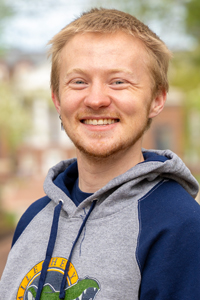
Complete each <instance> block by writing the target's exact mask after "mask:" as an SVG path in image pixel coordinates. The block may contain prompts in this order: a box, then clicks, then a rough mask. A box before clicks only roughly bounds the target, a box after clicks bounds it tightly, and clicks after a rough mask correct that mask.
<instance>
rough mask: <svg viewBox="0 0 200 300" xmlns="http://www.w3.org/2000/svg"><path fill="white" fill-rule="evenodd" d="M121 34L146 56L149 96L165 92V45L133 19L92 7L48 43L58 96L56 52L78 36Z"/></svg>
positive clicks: (54, 88)
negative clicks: (141, 47) (139, 46)
mask: <svg viewBox="0 0 200 300" xmlns="http://www.w3.org/2000/svg"><path fill="white" fill-rule="evenodd" d="M116 31H123V32H125V33H127V34H130V35H132V36H133V37H136V38H138V39H139V40H141V41H142V42H143V44H144V47H145V49H146V50H147V52H148V54H149V66H148V67H149V71H150V76H151V78H152V82H153V87H152V94H156V93H158V92H159V91H160V90H164V91H168V88H169V84H168V78H167V71H168V66H169V61H170V58H171V52H170V51H169V49H168V48H167V46H166V45H165V43H164V42H163V41H162V40H161V39H160V38H159V37H158V36H157V35H156V34H155V33H154V32H153V31H152V30H150V29H149V27H148V26H146V25H145V24H144V23H142V22H141V21H139V20H138V19H137V18H135V17H134V16H132V15H130V14H127V13H125V12H122V11H118V10H115V9H105V8H99V9H98V8H93V9H91V10H90V11H88V12H86V13H83V14H82V15H81V16H80V17H79V18H77V19H75V20H74V21H73V22H71V23H70V24H68V25H67V26H66V27H64V28H63V29H62V30H61V31H60V32H59V33H57V34H56V35H55V36H54V37H53V38H52V40H51V41H50V42H49V43H48V44H49V45H51V48H50V50H49V55H50V56H51V59H52V67H51V88H52V90H53V92H54V93H55V94H56V95H58V94H59V73H60V63H61V62H60V60H59V58H60V52H61V50H62V49H63V47H64V46H65V45H66V43H67V42H68V41H69V40H70V39H71V38H72V37H74V36H75V35H76V34H78V33H87V32H98V33H105V34H106V33H114V32H116Z"/></svg>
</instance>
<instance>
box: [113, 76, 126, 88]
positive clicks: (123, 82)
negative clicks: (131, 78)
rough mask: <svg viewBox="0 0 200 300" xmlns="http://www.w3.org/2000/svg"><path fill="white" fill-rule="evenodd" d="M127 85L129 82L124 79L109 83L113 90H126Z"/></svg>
mask: <svg viewBox="0 0 200 300" xmlns="http://www.w3.org/2000/svg"><path fill="white" fill-rule="evenodd" d="M128 85H129V82H128V81H127V80H124V79H120V78H119V79H113V80H112V82H111V87H112V88H113V89H120V90H121V89H125V88H127V87H128Z"/></svg>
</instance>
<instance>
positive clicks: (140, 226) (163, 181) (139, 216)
mask: <svg viewBox="0 0 200 300" xmlns="http://www.w3.org/2000/svg"><path fill="white" fill-rule="evenodd" d="M167 181H169V180H165V179H164V180H162V181H161V182H159V183H158V184H157V185H156V186H154V187H153V189H152V190H151V191H149V192H148V193H147V194H146V195H145V196H143V197H142V198H141V199H139V200H138V221H139V233H138V238H137V247H136V260H137V262H138V266H139V269H140V273H141V270H142V267H141V264H140V260H139V257H138V249H139V241H140V237H141V232H142V220H141V209H140V203H141V202H142V201H143V200H145V199H146V198H148V197H149V196H150V195H151V194H152V193H153V192H154V191H156V190H157V189H158V188H159V187H160V186H161V185H163V184H164V183H165V182H167Z"/></svg>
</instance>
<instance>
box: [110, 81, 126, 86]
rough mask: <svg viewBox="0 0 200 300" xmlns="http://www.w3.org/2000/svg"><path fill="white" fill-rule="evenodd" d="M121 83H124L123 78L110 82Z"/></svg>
mask: <svg viewBox="0 0 200 300" xmlns="http://www.w3.org/2000/svg"><path fill="white" fill-rule="evenodd" d="M123 83H124V81H123V80H115V81H114V82H113V83H112V84H116V85H120V84H123Z"/></svg>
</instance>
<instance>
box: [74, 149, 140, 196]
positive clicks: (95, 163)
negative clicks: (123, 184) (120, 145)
mask: <svg viewBox="0 0 200 300" xmlns="http://www.w3.org/2000/svg"><path fill="white" fill-rule="evenodd" d="M127 154H128V155H127ZM143 160H144V158H143V155H142V152H141V149H140V151H138V152H137V153H131V155H130V154H129V153H123V154H122V153H120V154H116V155H113V156H112V157H106V158H102V159H95V158H93V157H88V156H86V155H85V154H84V153H82V152H80V151H79V150H77V162H78V171H79V188H80V189H81V190H82V191H83V192H85V193H94V192H96V191H97V190H99V189H101V188H102V187H103V186H105V185H106V184H107V183H108V182H109V181H110V180H112V179H113V178H114V177H117V176H119V175H121V174H123V173H125V172H126V171H128V170H129V169H131V168H132V167H134V166H135V165H137V164H138V163H140V162H142V161H143Z"/></svg>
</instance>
